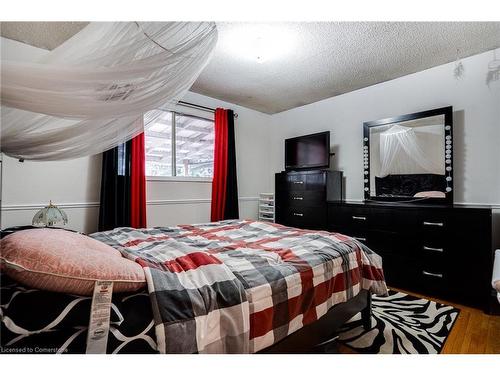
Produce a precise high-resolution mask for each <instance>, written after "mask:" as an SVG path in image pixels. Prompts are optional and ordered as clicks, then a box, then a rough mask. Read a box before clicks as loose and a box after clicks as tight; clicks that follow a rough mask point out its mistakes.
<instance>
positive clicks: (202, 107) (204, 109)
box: [177, 100, 238, 118]
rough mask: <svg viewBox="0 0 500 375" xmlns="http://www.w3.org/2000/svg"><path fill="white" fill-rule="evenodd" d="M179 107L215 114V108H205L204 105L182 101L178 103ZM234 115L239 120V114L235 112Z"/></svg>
mask: <svg viewBox="0 0 500 375" xmlns="http://www.w3.org/2000/svg"><path fill="white" fill-rule="evenodd" d="M177 105H181V106H183V107H189V108H195V109H199V110H201V111H206V112H212V113H214V112H215V108H210V107H205V106H203V105H198V104H194V103H189V102H184V101H182V100H180V101H178V102H177ZM233 114H234V117H235V118H238V114H237V113H236V112H233Z"/></svg>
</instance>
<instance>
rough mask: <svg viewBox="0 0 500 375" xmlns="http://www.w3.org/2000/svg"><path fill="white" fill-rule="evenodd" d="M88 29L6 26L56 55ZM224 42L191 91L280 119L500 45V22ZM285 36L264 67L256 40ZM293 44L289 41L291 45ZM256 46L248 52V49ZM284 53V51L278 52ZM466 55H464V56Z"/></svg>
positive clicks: (289, 33)
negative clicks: (284, 114) (299, 108)
mask: <svg viewBox="0 0 500 375" xmlns="http://www.w3.org/2000/svg"><path fill="white" fill-rule="evenodd" d="M83 26H85V23H80V22H68V23H66V22H63V23H59V22H52V23H50V22H47V23H43V22H42V23H36V22H35V23H26V22H10V23H9V22H8V23H5V22H4V23H2V28H1V33H2V36H5V37H7V38H11V39H15V40H19V41H22V42H25V43H28V44H31V45H35V46H37V47H42V48H47V49H52V48H54V47H55V46H57V45H59V44H60V43H62V41H64V40H65V39H67V38H69V37H70V36H71V35H72V34H74V33H76V32H78V31H79V30H80V29H81V28H82V27H83ZM217 26H218V29H219V42H218V44H217V48H216V51H215V54H214V56H213V58H212V60H211V61H210V63H209V65H208V66H207V67H206V69H205V70H204V71H203V72H202V74H201V75H200V77H199V78H198V79H197V81H196V82H195V84H194V85H193V87H192V88H191V91H194V92H197V93H200V94H204V95H208V96H211V97H214V98H219V99H222V100H226V101H228V102H232V103H236V104H239V105H242V106H245V107H248V108H253V109H256V110H258V111H261V112H265V113H277V112H281V111H284V110H287V109H290V108H294V107H297V106H301V105H304V104H308V103H312V102H315V101H318V100H321V99H325V98H328V97H331V96H335V95H339V94H342V93H346V92H349V91H353V90H356V89H359V88H362V87H367V86H370V85H373V84H376V83H380V82H383V81H387V80H390V79H394V78H397V77H401V76H403V75H407V74H411V73H414V72H418V71H421V70H424V69H428V68H431V67H433V66H437V65H441V64H444V63H448V62H451V61H455V60H456V59H457V56H458V57H460V58H463V57H466V56H470V55H474V54H477V53H481V52H484V51H487V50H491V49H494V48H498V47H500V22H490V23H487V22H396V23H394V22H312V23H306V22H303V23H265V24H262V23H232V22H227V23H226V22H222V23H217ZM262 30H263V31H264V34H265V35H261V36H260V37H262V38H264V39H266V38H269V39H271V40H272V39H273V38H275V37H276V36H285V37H286V43H285V44H289V45H288V47H289V48H288V49H286V48H281V49H280V48H276V49H277V50H280V51H279V52H280V53H279V55H278V56H275V57H273V58H269V59H267V60H265V61H264V62H262V63H259V62H258V61H257V59H256V58H249V56H248V54H245V50H246V49H248V50H251V48H252V46H250V45H249V46H246V45H245V43H251V41H250V42H249V41H248V38H239V37H238V36H239V35H247V36H248V34H252V33H259V32H261V31H262ZM283 40H285V39H283ZM247 47H248V48H247ZM278 47H279V46H278ZM457 51H458V52H457Z"/></svg>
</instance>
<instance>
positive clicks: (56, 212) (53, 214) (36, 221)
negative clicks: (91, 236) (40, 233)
mask: <svg viewBox="0 0 500 375" xmlns="http://www.w3.org/2000/svg"><path fill="white" fill-rule="evenodd" d="M32 223H33V225H36V226H46V227H51V226H53V225H54V224H56V223H63V225H66V224H68V216H67V215H66V212H64V211H63V210H61V209H60V208H58V207H57V206H54V205H53V204H52V201H50V203H49V205H48V206H46V207H44V208H42V209H41V210H40V211H38V212H37V213H36V214H35V216H33V222H32Z"/></svg>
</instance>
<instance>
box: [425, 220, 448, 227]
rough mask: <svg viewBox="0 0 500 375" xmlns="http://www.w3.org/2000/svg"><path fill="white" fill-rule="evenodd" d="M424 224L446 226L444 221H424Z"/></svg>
mask: <svg viewBox="0 0 500 375" xmlns="http://www.w3.org/2000/svg"><path fill="white" fill-rule="evenodd" d="M424 225H431V226H434V227H442V226H444V223H433V222H432V221H424Z"/></svg>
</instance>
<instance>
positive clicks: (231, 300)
mask: <svg viewBox="0 0 500 375" xmlns="http://www.w3.org/2000/svg"><path fill="white" fill-rule="evenodd" d="M91 236H92V237H93V238H95V239H97V240H99V241H102V242H104V243H106V244H108V245H110V246H112V247H114V248H116V249H118V250H119V251H120V252H121V253H122V255H123V256H125V257H127V258H129V259H131V260H134V261H135V262H137V263H139V264H140V265H141V266H142V267H143V269H144V272H145V274H146V280H147V284H148V287H147V289H145V290H143V291H139V292H135V293H128V294H115V295H114V296H113V307H112V316H111V324H110V334H109V336H108V345H107V349H106V352H108V353H156V352H161V353H266V352H269V353H283V352H287V353H291V352H315V351H317V350H321V348H322V347H324V346H325V345H326V344H327V343H328V342H329V341H330V340H331V339H333V338H334V337H335V331H336V330H337V329H338V328H339V327H340V326H341V325H342V324H343V323H344V322H346V321H347V320H348V319H350V318H351V317H352V316H353V315H355V314H357V313H359V312H361V313H362V316H363V318H364V324H366V325H367V326H368V325H369V322H370V300H371V294H372V293H376V294H385V293H386V291H387V289H386V286H385V282H384V277H383V272H382V264H381V258H380V257H379V256H378V255H377V254H375V253H373V252H372V251H371V250H370V249H368V248H367V247H366V246H364V245H363V244H361V243H359V242H358V241H356V240H354V239H352V238H351V237H348V236H344V235H342V234H338V233H329V232H323V231H311V230H301V229H296V228H290V227H285V226H281V225H278V224H272V223H263V222H257V221H251V220H231V221H222V222H217V223H209V224H198V225H179V226H175V227H159V228H149V229H133V228H116V229H114V230H112V231H108V232H98V233H95V234H92V235H91ZM47 301H50V303H47ZM0 304H1V309H2V310H1V313H2V325H1V330H2V332H1V346H2V348H3V351H4V352H5V351H6V350H7V351H10V352H12V353H16V352H22V350H30V348H31V349H33V348H35V349H36V348H38V350H40V351H42V352H43V351H46V352H61V353H83V352H85V340H86V329H87V325H88V316H89V309H90V297H82V296H72V295H67V294H63V293H53V292H47V291H40V290H34V289H29V288H25V287H23V286H22V285H19V284H17V283H15V282H12V281H10V280H8V279H6V278H5V277H4V276H3V278H2V294H1V302H0ZM51 309H53V310H54V311H52V310H51Z"/></svg>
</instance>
